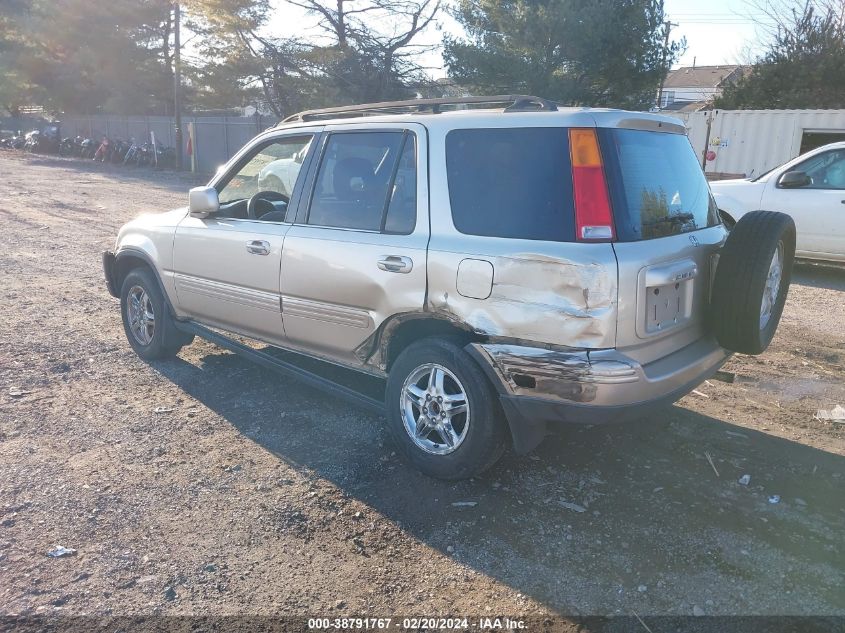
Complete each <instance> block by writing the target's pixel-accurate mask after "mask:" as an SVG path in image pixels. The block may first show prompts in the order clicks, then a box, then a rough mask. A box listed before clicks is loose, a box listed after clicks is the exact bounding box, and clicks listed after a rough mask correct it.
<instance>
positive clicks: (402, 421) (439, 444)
mask: <svg viewBox="0 0 845 633" xmlns="http://www.w3.org/2000/svg"><path fill="white" fill-rule="evenodd" d="M386 401H387V407H388V409H387V411H388V415H387V418H388V420H387V423H388V425H389V428H390V432H391V435H392V437H393V439H394V441H395V442H396V444H397V445H398V446H399V448H400V449H401V450H402V452H403V453H404V454H405V456H406V457H407V458H408V460H409V461H410V462H411V463H412V464H413V465H414V466H416V467H417V468H418V469H419V470H421V471H422V472H423V473H425V474H426V475H429V476H431V477H437V478H439V479H465V478H468V477H472V476H474V475H477V474H479V473H481V472H483V471H484V470H486V469H488V468H489V467H490V466H492V465H493V464H494V463H495V462H496V461H497V460H498V459H499V457H501V455H502V452H503V451H504V447H505V436H506V434H505V431H506V429H505V424H504V421H503V419H502V415H501V412H500V410H499V405H498V399H497V398H496V393H495V392H494V390H493V388H492V387H491V385H490V383H489V381H488V380H487V377H486V376H485V375H484V373H483V372H482V371H481V369H480V368H479V367H478V366H477V365H476V364H475V362H474V361H473V360H472V358H470V356H469V355H468V354H467V353H466V352H465V351H464V350H462V349H461V348H460V347H458V346H457V345H456V344H454V343H453V342H452V341H449V340H445V339H424V340H422V341H418V342H416V343H413V344H412V345H410V346H409V347H408V348H407V349H405V350H404V351H403V352H402V353H401V354H400V355H399V357H398V358H397V359H396V362H395V363H394V364H393V367H392V368H391V370H390V377H389V379H388V383H387V397H386Z"/></svg>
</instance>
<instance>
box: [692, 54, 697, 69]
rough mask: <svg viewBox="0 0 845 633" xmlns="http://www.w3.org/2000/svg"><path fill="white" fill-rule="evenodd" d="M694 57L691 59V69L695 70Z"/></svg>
mask: <svg viewBox="0 0 845 633" xmlns="http://www.w3.org/2000/svg"><path fill="white" fill-rule="evenodd" d="M695 59H696V58H695V57H693V58H692V69H693V70H695Z"/></svg>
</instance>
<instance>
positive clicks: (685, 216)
mask: <svg viewBox="0 0 845 633" xmlns="http://www.w3.org/2000/svg"><path fill="white" fill-rule="evenodd" d="M690 221H695V216H694V215H693V214H692V213H676V214H674V215H671V214H670V215H666V216H664V217H662V218H657V219H656V220H648V221H646V222H643V223H642V225H643V226H653V225H654V224H663V223H664V222H671V223H672V224H686V223H687V222H690Z"/></svg>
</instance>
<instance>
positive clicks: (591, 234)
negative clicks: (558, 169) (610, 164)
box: [569, 128, 616, 242]
mask: <svg viewBox="0 0 845 633" xmlns="http://www.w3.org/2000/svg"><path fill="white" fill-rule="evenodd" d="M569 155H570V158H571V162H572V190H573V192H574V196H575V231H576V233H575V237H576V239H577V240H578V241H579V242H604V241H608V240H612V239H613V238H614V237H615V236H616V232H615V231H614V228H613V213H612V212H611V209H610V198H609V196H608V194H607V181H606V180H605V176H604V167H603V166H602V162H601V151H600V150H599V142H598V138H597V137H596V130H595V128H570V130H569Z"/></svg>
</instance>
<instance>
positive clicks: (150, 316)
mask: <svg viewBox="0 0 845 633" xmlns="http://www.w3.org/2000/svg"><path fill="white" fill-rule="evenodd" d="M126 317H127V320H128V321H129V331H130V332H132V336H133V338H134V339H135V340H136V341H137V342H138V343H140V344H141V345H149V344H150V343H151V342H152V340H153V334H155V327H156V322H155V321H156V318H155V312H154V311H153V304H152V301H150V295H149V294H147V291H146V290H144V288H142V287H141V286H132V287H131V288H130V289H129V295H128V296H127V297H126Z"/></svg>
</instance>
